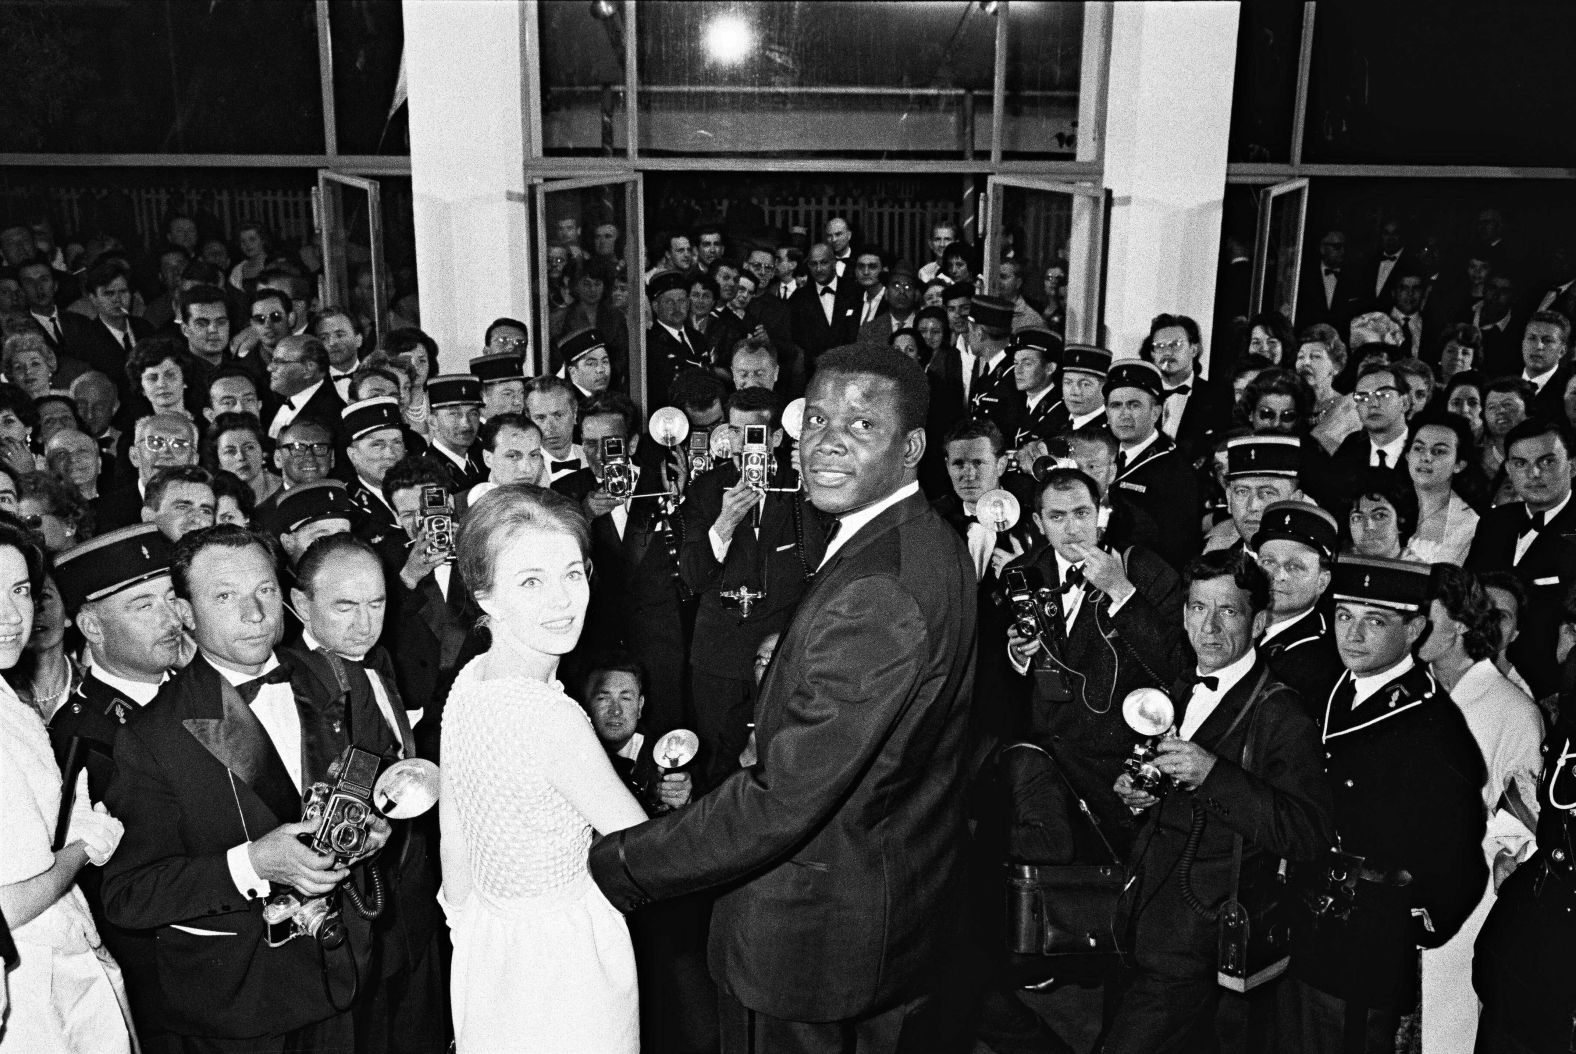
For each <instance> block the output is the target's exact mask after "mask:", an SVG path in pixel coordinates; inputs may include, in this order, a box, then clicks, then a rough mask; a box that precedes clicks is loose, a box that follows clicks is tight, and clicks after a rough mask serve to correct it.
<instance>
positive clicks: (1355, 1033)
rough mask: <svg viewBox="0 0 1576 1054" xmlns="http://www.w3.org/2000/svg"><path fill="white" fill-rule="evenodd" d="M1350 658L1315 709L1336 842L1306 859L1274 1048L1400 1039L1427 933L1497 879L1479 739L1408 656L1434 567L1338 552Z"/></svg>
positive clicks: (1439, 939)
mask: <svg viewBox="0 0 1576 1054" xmlns="http://www.w3.org/2000/svg"><path fill="white" fill-rule="evenodd" d="M1334 578H1335V583H1334V592H1335V637H1336V645H1337V647H1338V648H1339V650H1340V655H1341V661H1342V662H1343V663H1344V664H1345V666H1346V673H1344V674H1342V676H1341V678H1340V680H1339V681H1337V682H1336V685H1335V688H1334V690H1332V691H1331V693H1330V696H1329V698H1328V699H1327V700H1326V702H1325V704H1324V707H1323V713H1322V714H1320V715H1319V721H1318V723H1319V725H1320V731H1321V735H1322V739H1323V741H1324V754H1325V772H1326V775H1327V776H1328V778H1329V781H1330V788H1331V790H1332V791H1333V793H1334V795H1335V829H1336V850H1337V851H1336V852H1335V853H1334V854H1332V855H1331V857H1330V859H1329V860H1328V861H1326V862H1325V864H1324V865H1322V866H1318V867H1308V868H1302V869H1300V870H1299V871H1298V872H1297V873H1296V874H1295V875H1294V883H1295V885H1296V886H1297V887H1298V888H1299V889H1301V890H1302V891H1303V896H1301V897H1299V898H1298V899H1297V902H1296V903H1297V906H1298V909H1299V910H1298V911H1297V913H1296V915H1295V917H1294V919H1293V928H1292V962H1291V971H1290V976H1289V977H1288V978H1287V979H1286V981H1285V983H1284V984H1283V985H1282V987H1281V990H1280V993H1279V996H1280V1003H1279V1006H1278V1008H1277V1017H1278V1026H1277V1027H1278V1028H1280V1029H1281V1035H1279V1036H1278V1037H1277V1044H1276V1048H1275V1049H1277V1050H1285V1051H1308V1052H1314V1051H1318V1052H1321V1054H1322V1052H1328V1051H1391V1050H1393V1049H1394V1044H1395V1038H1394V1037H1395V1032H1396V1027H1397V1025H1398V1023H1399V1019H1400V1015H1401V1014H1402V1013H1406V1012H1408V1011H1410V1009H1411V1008H1412V1007H1414V1006H1416V1005H1417V994H1418V989H1417V981H1418V977H1417V973H1418V969H1417V968H1418V954H1417V949H1418V946H1420V945H1421V946H1423V947H1437V946H1439V945H1441V944H1443V943H1444V942H1445V941H1447V940H1449V939H1450V937H1451V936H1453V935H1454V934H1455V932H1456V931H1457V930H1458V929H1460V928H1461V924H1462V923H1463V922H1464V921H1465V920H1466V918H1467V916H1468V914H1470V913H1471V911H1472V909H1473V907H1475V906H1476V904H1477V902H1478V899H1479V898H1480V897H1481V896H1482V893H1483V887H1484V885H1485V884H1486V883H1487V881H1488V872H1487V866H1486V865H1485V863H1484V860H1483V852H1482V841H1483V829H1484V810H1483V800H1482V797H1481V788H1482V786H1483V781H1484V779H1485V772H1484V766H1483V755H1482V753H1481V752H1480V751H1479V749H1478V745H1477V742H1476V741H1475V740H1474V739H1473V738H1472V732H1471V731H1470V730H1469V729H1468V728H1467V723H1466V719H1465V718H1463V717H1462V716H1461V711H1460V710H1459V709H1458V708H1457V707H1456V705H1455V703H1453V702H1452V701H1451V699H1450V697H1449V696H1448V695H1447V694H1446V693H1445V691H1444V689H1443V688H1442V687H1441V686H1440V685H1439V683H1438V682H1437V681H1435V680H1434V677H1433V674H1431V673H1430V672H1429V671H1428V669H1427V667H1425V666H1422V665H1419V664H1418V663H1417V662H1416V661H1415V660H1414V659H1413V657H1412V652H1413V649H1414V647H1415V646H1416V645H1417V643H1418V641H1419V639H1420V638H1421V637H1422V635H1423V633H1424V632H1425V630H1426V629H1427V627H1428V608H1429V596H1430V575H1429V569H1428V567H1427V566H1426V565H1423V564H1414V563H1407V562H1403V561H1399V560H1382V559H1376V558H1371V557H1347V558H1345V559H1343V560H1342V561H1341V562H1340V563H1339V564H1337V565H1336V567H1335V575H1334Z"/></svg>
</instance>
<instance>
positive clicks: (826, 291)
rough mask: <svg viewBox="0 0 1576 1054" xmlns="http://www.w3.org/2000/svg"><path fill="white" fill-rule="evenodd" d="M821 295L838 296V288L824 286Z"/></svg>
mask: <svg viewBox="0 0 1576 1054" xmlns="http://www.w3.org/2000/svg"><path fill="white" fill-rule="evenodd" d="M821 295H822V296H836V295H837V287H836V286H830V285H823V286H822V287H821Z"/></svg>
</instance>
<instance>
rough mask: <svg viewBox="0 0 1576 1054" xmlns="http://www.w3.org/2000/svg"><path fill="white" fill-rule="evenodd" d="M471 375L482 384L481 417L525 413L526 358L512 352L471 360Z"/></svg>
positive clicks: (484, 419) (488, 417)
mask: <svg viewBox="0 0 1576 1054" xmlns="http://www.w3.org/2000/svg"><path fill="white" fill-rule="evenodd" d="M471 375H472V376H473V377H475V378H476V379H477V380H478V381H481V384H482V420H483V421H490V420H492V419H493V418H494V417H497V416H498V415H499V414H523V413H525V359H524V358H523V357H522V356H520V355H516V354H514V353H513V352H508V351H506V352H502V353H500V354H497V355H482V356H480V357H479V358H474V359H472V360H471Z"/></svg>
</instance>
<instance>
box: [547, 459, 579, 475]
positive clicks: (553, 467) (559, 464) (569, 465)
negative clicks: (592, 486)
mask: <svg viewBox="0 0 1576 1054" xmlns="http://www.w3.org/2000/svg"><path fill="white" fill-rule="evenodd" d="M579 468H580V462H578V461H549V462H548V463H547V470H548V471H549V472H557V471H559V470H560V469H562V470H563V471H565V472H574V471H576V470H578V469H579Z"/></svg>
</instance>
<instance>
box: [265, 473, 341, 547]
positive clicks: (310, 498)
mask: <svg viewBox="0 0 1576 1054" xmlns="http://www.w3.org/2000/svg"><path fill="white" fill-rule="evenodd" d="M359 512H360V510H359V509H357V508H356V506H355V503H354V502H352V501H351V500H350V492H349V491H348V490H346V489H345V485H344V484H343V483H341V482H339V480H337V479H320V480H317V481H315V482H313V483H303V484H301V485H300V486H299V487H291V488H290V489H289V490H287V491H285V493H284V495H283V496H282V497H281V498H280V499H279V504H278V505H276V506H275V507H274V512H273V515H272V516H270V517H269V520H270V521H271V522H270V524H269V530H271V531H273V532H274V533H275V534H288V533H289V532H291V531H296V530H300V529H301V528H302V527H305V526H306V525H307V524H309V523H316V522H317V521H318V520H335V519H338V520H350V521H354V520H355V518H356V516H357V514H358V513H359Z"/></svg>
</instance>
